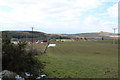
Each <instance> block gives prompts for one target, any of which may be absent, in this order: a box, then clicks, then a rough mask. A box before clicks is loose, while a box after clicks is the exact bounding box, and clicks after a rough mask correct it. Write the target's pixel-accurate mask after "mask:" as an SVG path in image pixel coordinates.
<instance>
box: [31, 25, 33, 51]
mask: <svg viewBox="0 0 120 80" xmlns="http://www.w3.org/2000/svg"><path fill="white" fill-rule="evenodd" d="M31 29H32V50H33V29H34V27H31Z"/></svg>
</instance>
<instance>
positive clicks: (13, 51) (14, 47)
mask: <svg viewBox="0 0 120 80" xmlns="http://www.w3.org/2000/svg"><path fill="white" fill-rule="evenodd" d="M25 47H26V43H25V42H20V43H18V44H12V43H11V38H10V37H9V36H7V35H3V42H2V59H3V60H2V61H3V64H2V69H3V70H9V71H13V72H15V73H17V74H19V75H21V76H25V75H24V73H25V72H29V73H31V74H33V75H34V76H33V77H35V76H37V75H38V74H40V73H41V72H42V69H43V66H44V65H43V64H42V63H41V62H40V61H39V60H38V59H37V58H36V55H35V54H36V53H35V52H34V51H33V50H27V51H26V48H25Z"/></svg>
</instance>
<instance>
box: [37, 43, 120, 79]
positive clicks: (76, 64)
mask: <svg viewBox="0 0 120 80" xmlns="http://www.w3.org/2000/svg"><path fill="white" fill-rule="evenodd" d="M56 44H57V46H56V47H50V48H48V51H47V53H45V54H43V55H41V56H38V58H39V59H40V60H41V61H42V62H44V63H46V66H45V68H44V72H45V73H46V74H47V75H48V76H47V77H48V78H68V77H71V78H117V77H118V45H117V44H111V43H109V42H107V41H99V42H97V41H79V42H63V43H56ZM45 45H46V43H43V44H35V46H36V47H37V48H38V49H41V50H42V49H43V48H44V47H45Z"/></svg>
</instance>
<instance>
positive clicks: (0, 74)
mask: <svg viewBox="0 0 120 80" xmlns="http://www.w3.org/2000/svg"><path fill="white" fill-rule="evenodd" d="M16 75H17V74H16V73H14V72H11V71H8V70H4V71H2V72H0V78H15V76H16Z"/></svg>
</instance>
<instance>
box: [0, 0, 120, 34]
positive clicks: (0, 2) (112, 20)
mask: <svg viewBox="0 0 120 80" xmlns="http://www.w3.org/2000/svg"><path fill="white" fill-rule="evenodd" d="M118 2H119V0H0V31H3V30H31V27H34V30H35V31H40V32H45V33H51V34H74V33H89V32H100V31H104V32H113V29H112V28H117V27H118Z"/></svg>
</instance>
